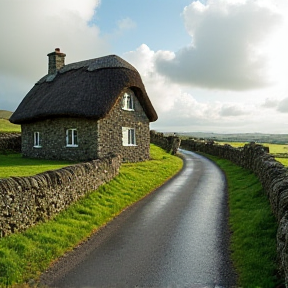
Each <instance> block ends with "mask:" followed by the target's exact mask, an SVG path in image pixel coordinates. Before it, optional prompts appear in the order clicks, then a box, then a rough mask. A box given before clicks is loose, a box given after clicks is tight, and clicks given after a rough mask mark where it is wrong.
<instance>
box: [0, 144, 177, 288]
mask: <svg viewBox="0 0 288 288" xmlns="http://www.w3.org/2000/svg"><path fill="white" fill-rule="evenodd" d="M151 159H152V160H151V161H145V162H139V163H124V164H123V165H122V166H121V169H120V174H119V175H118V176H117V177H116V178H114V179H113V180H112V181H111V182H109V183H108V184H105V185H103V186H101V187H100V188H99V189H97V191H94V192H92V193H90V194H89V195H87V196H86V197H85V198H83V199H82V200H80V201H78V202H77V203H75V204H73V205H71V206H70V208H68V209H67V210H66V211H64V212H62V213H60V214H59V215H58V216H57V217H55V218H54V219H53V220H51V221H48V222H46V223H42V224H39V225H36V226H35V227H32V228H30V229H28V230H27V231H25V232H24V233H19V234H14V235H11V236H8V237H4V238H2V239H0V287H2V286H4V287H6V286H5V285H11V284H12V283H21V282H25V281H29V280H30V279H37V277H39V275H40V273H41V272H43V271H45V269H47V267H48V266H49V264H50V263H51V262H53V261H54V260H55V259H57V258H58V257H60V256H61V255H63V254H64V253H65V252H66V251H69V250H71V249H73V247H75V246H76V245H78V244H79V243H81V242H82V241H83V240H85V239H86V238H87V237H89V235H91V233H93V232H95V231H96V230H97V229H99V228H100V227H101V226H103V225H104V224H105V223H107V222H108V221H110V220H111V219H112V218H113V217H115V216H116V215H118V214H119V213H120V212H121V211H122V210H123V209H125V208H126V207H127V206H129V205H131V204H132V203H134V202H136V201H138V200H140V199H141V198H143V197H144V196H145V195H146V194H148V193H149V192H151V191H153V190H154V189H155V188H157V187H159V186H160V185H161V184H162V183H163V182H165V181H166V180H168V179H169V178H170V177H171V176H172V175H174V174H175V173H177V172H178V171H179V170H180V169H181V167H182V160H181V159H180V158H178V157H175V156H172V155H169V154H167V153H165V152H164V151H163V150H162V149H160V148H159V147H156V146H154V145H151ZM1 285H2V286H1Z"/></svg>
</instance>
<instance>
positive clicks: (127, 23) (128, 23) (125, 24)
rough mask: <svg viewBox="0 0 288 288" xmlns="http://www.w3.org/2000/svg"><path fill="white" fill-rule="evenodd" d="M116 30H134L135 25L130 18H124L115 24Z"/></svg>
mask: <svg viewBox="0 0 288 288" xmlns="http://www.w3.org/2000/svg"><path fill="white" fill-rule="evenodd" d="M117 25H118V28H119V29H120V31H121V30H131V29H134V28H136V26H137V24H136V22H134V21H133V20H132V19H131V18H129V17H126V18H124V19H121V20H119V21H118V22H117Z"/></svg>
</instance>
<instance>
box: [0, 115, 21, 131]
mask: <svg viewBox="0 0 288 288" xmlns="http://www.w3.org/2000/svg"><path fill="white" fill-rule="evenodd" d="M12 114H13V112H11V111H7V110H0V133H1V132H21V126H20V125H16V124H12V123H10V121H9V118H10V116H11V115H12Z"/></svg>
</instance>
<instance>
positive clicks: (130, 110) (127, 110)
mask: <svg viewBox="0 0 288 288" xmlns="http://www.w3.org/2000/svg"><path fill="white" fill-rule="evenodd" d="M122 110H124V111H135V109H128V108H127V109H126V108H122Z"/></svg>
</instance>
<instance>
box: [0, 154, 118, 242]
mask: <svg viewBox="0 0 288 288" xmlns="http://www.w3.org/2000/svg"><path fill="white" fill-rule="evenodd" d="M120 165H121V159H120V157H119V156H114V157H108V158H103V159H98V160H93V161H90V162H86V163H81V164H76V165H72V166H68V167H65V168H62V169H59V170H54V171H47V172H44V173H41V174H38V175H35V176H30V177H11V178H7V179H0V211H1V213H0V237H4V236H7V235H9V234H11V233H14V232H17V231H24V230H25V229H27V228H29V227H31V226H33V225H35V224H36V223H38V222H39V221H44V220H47V219H49V218H51V217H53V216H54V215H56V214H57V213H59V212H60V211H62V210H63V209H65V208H67V207H68V206H69V205H70V204H71V203H73V202H75V201H76V200H78V199H79V198H81V197H83V196H84V195H85V194H87V193H89V192H90V191H93V190H96V189H97V188H98V187H99V186H100V185H102V184H104V183H106V182H108V181H110V180H111V179H112V178H113V177H115V176H116V175H117V174H118V172H119V168H120Z"/></svg>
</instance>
